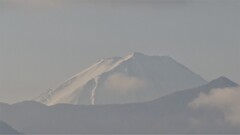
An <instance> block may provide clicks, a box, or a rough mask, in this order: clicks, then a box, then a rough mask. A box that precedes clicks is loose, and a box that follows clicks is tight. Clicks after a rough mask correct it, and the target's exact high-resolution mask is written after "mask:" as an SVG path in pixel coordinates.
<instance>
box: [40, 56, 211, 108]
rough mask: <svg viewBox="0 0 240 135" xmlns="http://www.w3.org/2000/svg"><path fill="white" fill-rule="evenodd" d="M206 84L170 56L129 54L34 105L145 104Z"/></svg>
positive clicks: (73, 80)
mask: <svg viewBox="0 0 240 135" xmlns="http://www.w3.org/2000/svg"><path fill="white" fill-rule="evenodd" d="M205 83H206V81H205V80H204V79H202V78H201V77H200V76H199V75H197V74H195V73H193V72H192V71H191V70H189V69H188V68H186V67H185V66H183V65H181V64H179V63H178V62H176V61H175V60H173V59H172V58H170V57H169V56H147V55H144V54H141V53H132V54H130V55H127V56H125V57H113V58H106V59H102V60H101V61H99V62H97V63H96V64H94V65H92V66H91V67H89V68H87V69H86V70H84V71H82V72H80V73H78V74H76V75H74V76H73V77H71V78H70V79H68V80H67V81H65V82H64V83H62V84H61V85H60V86H58V87H56V88H55V89H52V90H49V91H48V92H46V93H44V94H43V95H41V96H39V97H38V98H37V99H36V101H39V102H41V103H44V104H46V105H54V104H58V103H67V104H84V105H90V104H125V103H134V102H145V101H150V100H153V99H156V98H159V97H161V96H164V95H167V94H170V93H173V92H176V91H179V90H183V89H188V88H193V87H196V86H200V85H203V84H205Z"/></svg>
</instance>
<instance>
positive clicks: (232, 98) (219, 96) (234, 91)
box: [189, 87, 240, 127]
mask: <svg viewBox="0 0 240 135" xmlns="http://www.w3.org/2000/svg"><path fill="white" fill-rule="evenodd" d="M189 106H190V107H192V108H194V109H196V108H203V107H208V108H214V109H218V110H220V111H222V112H224V115H225V121H226V122H228V123H230V124H232V125H235V126H239V127H240V87H236V88H225V89H213V90H211V91H210V92H209V93H207V94H206V93H201V94H200V95H199V96H198V98H196V99H195V100H194V101H193V102H191V103H190V104H189Z"/></svg>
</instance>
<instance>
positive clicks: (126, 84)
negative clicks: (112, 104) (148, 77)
mask: <svg viewBox="0 0 240 135" xmlns="http://www.w3.org/2000/svg"><path fill="white" fill-rule="evenodd" d="M146 84H147V83H146V81H144V80H142V79H138V78H136V77H132V76H129V75H126V74H122V73H117V74H113V75H111V76H109V77H108V78H107V80H106V81H105V87H106V88H107V89H111V90H116V91H118V92H123V93H125V92H128V91H131V90H138V89H141V88H144V87H145V86H146Z"/></svg>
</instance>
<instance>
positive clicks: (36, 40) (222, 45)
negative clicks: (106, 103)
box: [0, 0, 240, 103]
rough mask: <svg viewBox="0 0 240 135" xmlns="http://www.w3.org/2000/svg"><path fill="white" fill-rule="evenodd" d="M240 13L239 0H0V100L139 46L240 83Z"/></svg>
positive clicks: (40, 88)
mask: <svg viewBox="0 0 240 135" xmlns="http://www.w3.org/2000/svg"><path fill="white" fill-rule="evenodd" d="M239 13H240V2H239V1H238V0H175V1H174V0H145V1H144V0H129V1H127V0H0V102H7V103H14V102H18V101H22V100H27V99H32V98H33V97H36V96H38V95H39V94H40V93H43V92H44V91H46V90H47V89H49V88H54V87H56V86H57V85H58V84H59V83H61V82H63V81H64V80H66V79H67V78H69V77H70V76H72V75H74V74H76V73H78V72H80V71H81V70H83V69H84V68H86V67H88V66H90V65H91V64H94V63H95V62H97V61H98V60H100V59H101V58H103V57H112V56H124V55H127V54H128V53H130V52H133V51H137V52H142V53H145V54H148V55H169V56H171V57H172V58H174V59H175V60H177V61H178V62H180V63H182V64H184V65H185V66H187V67H188V68H190V69H191V70H192V71H194V72H196V73H197V74H199V75H201V76H202V77H203V78H205V79H206V80H208V81H210V80H212V79H215V78H217V77H219V76H226V77H228V78H229V79H231V80H233V81H235V82H237V83H240V64H239V63H240V60H239V59H240V35H239V33H240V28H239V24H240V22H239Z"/></svg>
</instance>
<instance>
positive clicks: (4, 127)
mask: <svg viewBox="0 0 240 135" xmlns="http://www.w3.org/2000/svg"><path fill="white" fill-rule="evenodd" d="M0 134H5V135H6V134H19V133H18V132H17V130H15V129H13V128H12V127H11V126H9V125H8V124H7V123H5V122H3V121H0Z"/></svg>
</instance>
